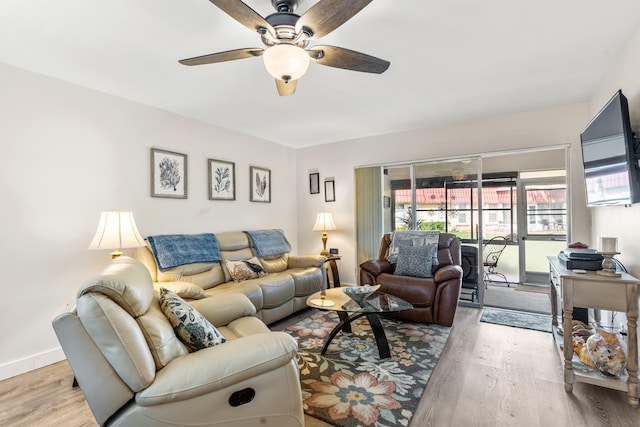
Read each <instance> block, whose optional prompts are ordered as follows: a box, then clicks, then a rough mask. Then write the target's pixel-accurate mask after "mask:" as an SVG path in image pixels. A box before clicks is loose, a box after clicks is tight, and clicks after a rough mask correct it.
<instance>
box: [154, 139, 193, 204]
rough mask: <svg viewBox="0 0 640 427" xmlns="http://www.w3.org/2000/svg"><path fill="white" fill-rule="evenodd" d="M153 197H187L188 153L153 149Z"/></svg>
mask: <svg viewBox="0 0 640 427" xmlns="http://www.w3.org/2000/svg"><path fill="white" fill-rule="evenodd" d="M150 157H151V197H169V198H174V199H186V198H187V155H186V154H182V153H175V152H173V151H167V150H161V149H159V148H152V149H151V156H150Z"/></svg>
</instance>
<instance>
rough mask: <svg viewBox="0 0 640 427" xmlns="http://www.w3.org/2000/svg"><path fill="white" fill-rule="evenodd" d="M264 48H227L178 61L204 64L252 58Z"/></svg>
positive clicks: (184, 63)
mask: <svg viewBox="0 0 640 427" xmlns="http://www.w3.org/2000/svg"><path fill="white" fill-rule="evenodd" d="M263 52H264V49H261V48H257V47H248V48H245V49H235V50H228V51H226V52H218V53H211V54H209V55H202V56H196V57H194V58H188V59H181V60H180V61H178V62H179V63H181V64H182V65H204V64H215V63H216V62H225V61H233V60H236V59H244V58H253V57H255V56H261V55H262V53H263Z"/></svg>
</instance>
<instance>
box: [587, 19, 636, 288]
mask: <svg viewBox="0 0 640 427" xmlns="http://www.w3.org/2000/svg"><path fill="white" fill-rule="evenodd" d="M618 89H622V93H623V94H624V95H625V96H626V97H627V99H628V101H629V113H630V116H631V126H632V129H633V130H634V131H635V132H636V134H640V27H639V28H638V29H637V30H636V32H635V34H634V35H633V37H632V38H631V39H630V40H629V42H628V43H627V46H626V47H625V49H624V50H623V52H622V53H621V55H620V57H619V59H618V62H617V63H616V64H614V65H613V66H612V67H611V70H610V72H609V73H608V75H607V76H606V77H605V78H604V79H603V81H602V83H601V84H600V86H599V87H598V90H597V91H596V92H595V93H594V95H593V97H592V98H591V101H590V104H589V107H590V108H589V110H590V111H589V117H593V116H595V115H596V114H597V113H598V111H600V109H601V108H602V107H603V106H604V104H605V103H606V102H607V101H608V100H609V98H611V97H612V96H613V94H614V93H615V92H616V91H617V90H618ZM588 209H589V210H590V211H591V215H592V216H593V229H592V241H593V242H597V238H598V236H614V237H618V250H619V251H620V252H621V253H620V255H618V256H616V258H617V259H619V260H620V261H621V262H622V263H623V264H624V265H625V267H627V270H629V273H631V274H632V275H633V276H635V277H640V204H635V205H632V206H631V207H628V208H627V207H623V206H608V207H595V208H588Z"/></svg>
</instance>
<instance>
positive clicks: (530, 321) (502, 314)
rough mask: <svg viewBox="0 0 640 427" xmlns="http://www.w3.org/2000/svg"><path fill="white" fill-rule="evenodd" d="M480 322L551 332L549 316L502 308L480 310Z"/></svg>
mask: <svg viewBox="0 0 640 427" xmlns="http://www.w3.org/2000/svg"><path fill="white" fill-rule="evenodd" d="M480 321H481V322H484V323H495V324H497V325H504V326H513V327H514V328H522V329H534V330H536V331H542V332H551V315H550V314H538V313H525V312H522V311H516V310H506V309H503V308H494V307H485V308H484V309H482V317H481V318H480Z"/></svg>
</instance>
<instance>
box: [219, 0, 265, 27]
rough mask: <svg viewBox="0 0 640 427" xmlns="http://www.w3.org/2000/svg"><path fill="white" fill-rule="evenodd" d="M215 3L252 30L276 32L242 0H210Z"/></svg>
mask: <svg viewBox="0 0 640 427" xmlns="http://www.w3.org/2000/svg"><path fill="white" fill-rule="evenodd" d="M209 1H210V2H211V3H213V4H215V5H216V6H218V8H220V9H221V10H222V11H223V12H225V13H226V14H227V15H229V16H230V17H232V18H233V19H235V20H236V21H238V22H239V23H241V24H242V25H244V26H245V27H247V28H248V29H250V30H251V31H257V32H259V33H260V34H264V32H266V31H268V32H270V33H271V34H275V30H274V29H273V27H272V26H271V24H269V23H268V22H267V21H266V20H265V19H264V18H263V17H262V16H260V14H258V12H256V11H255V10H253V9H251V8H250V7H249V6H247V5H246V4H245V3H243V2H242V1H241V0H209Z"/></svg>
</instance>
